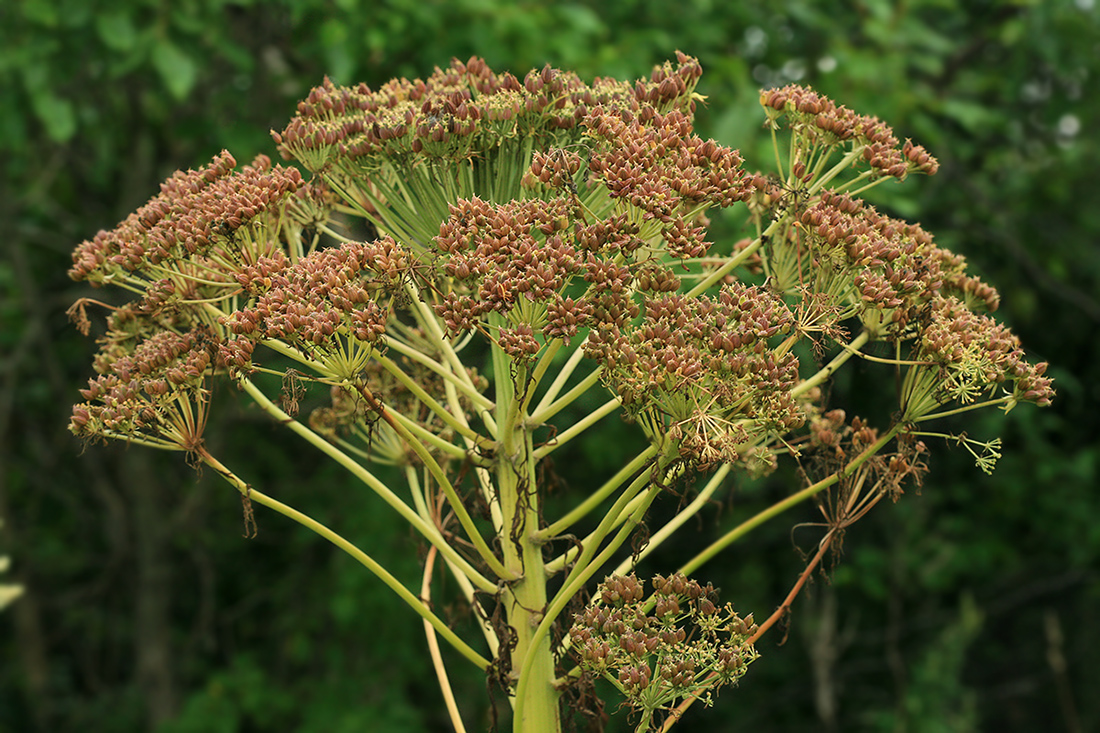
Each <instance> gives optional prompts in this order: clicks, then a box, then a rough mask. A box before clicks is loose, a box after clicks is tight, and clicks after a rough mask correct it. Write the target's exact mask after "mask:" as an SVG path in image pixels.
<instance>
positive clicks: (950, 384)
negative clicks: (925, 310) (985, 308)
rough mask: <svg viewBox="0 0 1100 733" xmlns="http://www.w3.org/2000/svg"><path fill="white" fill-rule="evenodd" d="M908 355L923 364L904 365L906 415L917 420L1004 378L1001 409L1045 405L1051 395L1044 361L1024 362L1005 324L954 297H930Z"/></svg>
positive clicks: (980, 393) (981, 392)
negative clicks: (1008, 386) (925, 320)
mask: <svg viewBox="0 0 1100 733" xmlns="http://www.w3.org/2000/svg"><path fill="white" fill-rule="evenodd" d="M912 358H913V359H915V360H917V361H919V362H922V363H921V364H919V365H916V366H912V367H910V368H909V371H908V372H907V374H906V378H905V382H904V384H903V388H902V400H903V401H902V405H903V408H904V419H906V420H913V421H916V420H919V419H920V418H922V417H925V416H927V415H929V414H931V413H933V411H935V410H936V409H938V408H939V407H941V406H943V405H946V404H948V403H951V402H959V403H962V404H964V405H965V404H969V403H973V402H975V401H976V400H977V399H979V398H980V397H982V396H984V395H988V394H989V393H990V392H992V391H993V390H994V389H996V388H997V387H998V386H1001V385H1004V384H1006V383H1008V382H1011V383H1012V389H1011V390H1006V391H1007V392H1008V394H1009V399H1008V401H1007V402H1006V403H1005V409H1006V410H1007V409H1011V408H1012V407H1013V406H1015V405H1016V404H1018V403H1020V402H1032V403H1034V404H1036V405H1039V406H1040V407H1042V406H1046V405H1049V404H1050V402H1051V399H1052V398H1053V397H1054V390H1053V389H1052V387H1051V379H1050V378H1049V377H1046V376H1044V374H1045V373H1046V368H1047V365H1046V363H1045V362H1043V363H1039V364H1030V363H1028V362H1027V361H1026V359H1025V358H1024V352H1023V349H1022V348H1021V346H1020V340H1019V339H1018V338H1017V337H1016V336H1015V335H1014V334H1013V333H1012V332H1011V331H1010V330H1009V329H1008V328H1006V327H1005V326H1004V325H1002V324H1000V323H997V322H996V321H995V320H993V319H992V318H990V317H989V316H985V315H979V314H976V313H974V312H972V311H971V310H970V309H969V308H967V307H966V305H965V304H964V303H963V302H962V301H960V300H958V299H956V298H944V297H938V298H936V299H935V300H934V301H933V302H932V304H931V307H930V313H929V315H928V323H927V324H926V325H925V326H924V327H923V328H922V330H921V334H920V338H919V341H918V342H917V343H916V344H914V347H913V354H912Z"/></svg>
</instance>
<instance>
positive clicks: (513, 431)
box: [490, 313, 561, 733]
mask: <svg viewBox="0 0 1100 733" xmlns="http://www.w3.org/2000/svg"><path fill="white" fill-rule="evenodd" d="M502 323H503V318H502V316H500V315H499V314H495V313H494V314H491V315H490V325H491V326H492V327H494V328H499V327H500V326H501V325H502ZM491 348H492V364H493V381H494V384H495V387H496V395H495V396H496V404H497V415H498V416H499V417H500V418H501V419H500V423H499V432H498V436H499V442H500V447H499V450H498V456H497V460H498V464H497V481H496V487H497V497H496V498H497V501H498V502H499V504H500V508H501V513H502V515H503V517H504V524H503V527H502V528H501V532H500V536H499V538H498V539H499V542H500V547H501V552H502V554H503V556H504V563H505V567H507V568H508V570H509V571H510V572H511V573H512V577H513V578H516V580H514V581H513V582H511V583H509V584H507V586H506V587H505V589H504V593H503V598H502V602H503V606H504V610H505V613H506V614H507V619H508V624H509V625H510V626H511V627H512V628H513V629H515V636H514V640H513V644H514V646H513V648H512V649H511V650H510V655H511V661H512V669H513V670H514V671H516V670H520V669H523V672H521V673H520V678H519V683H518V684H519V687H520V688H522V689H523V690H524V693H523V694H524V697H523V698H522V699H521V698H519V697H514V698H513V700H514V702H513V705H514V708H515V714H514V723H513V730H514V731H516V733H520V732H522V733H536V732H538V731H546V730H552V731H557V730H559V728H560V713H559V709H558V701H559V698H560V696H561V695H560V692H558V691H557V690H555V689H554V686H553V681H554V657H553V653H552V649H551V645H550V639H549V638H545V637H544V638H534V637H533V636H532V632H533V631H534V629H535V621H536V619H537V618H538V616H539V614H540V613H541V609H543V608H545V606H546V574H545V569H544V567H543V564H542V543H541V542H539V541H537V540H536V539H535V535H536V533H537V532H538V529H539V512H540V509H539V499H540V495H539V491H538V486H537V484H536V478H537V475H536V472H535V468H536V463H535V460H534V459H533V457H532V452H533V444H532V438H531V430H530V429H528V428H527V427H526V426H528V425H531V424H533V423H532V422H531V421H530V420H529V419H528V418H527V415H526V412H527V410H526V403H527V401H528V400H530V398H531V390H529V389H528V390H526V393H525V394H524V395H517V394H516V391H515V385H517V384H518V385H520V386H521V387H522V386H523V385H525V384H526V376H527V375H526V372H525V370H526V367H524V366H522V365H520V364H514V363H513V362H512V360H511V359H510V357H509V356H508V355H507V354H505V353H504V351H503V350H502V349H501V348H500V347H499V346H498V345H497V344H493V345H492V347H491ZM513 366H514V367H515V376H514V383H513Z"/></svg>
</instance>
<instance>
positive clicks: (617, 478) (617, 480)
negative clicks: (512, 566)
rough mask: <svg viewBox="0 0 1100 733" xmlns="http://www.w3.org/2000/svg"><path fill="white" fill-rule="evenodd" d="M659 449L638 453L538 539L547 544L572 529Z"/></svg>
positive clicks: (651, 448)
mask: <svg viewBox="0 0 1100 733" xmlns="http://www.w3.org/2000/svg"><path fill="white" fill-rule="evenodd" d="M659 452H660V449H659V448H657V446H655V445H650V446H649V447H647V448H646V449H645V450H644V451H642V452H641V453H639V454H638V455H637V456H636V457H635V458H634V460H633V461H631V462H630V463H628V464H627V465H626V466H624V467H623V468H622V469H620V470H619V472H618V473H616V474H615V475H614V476H612V477H611V478H610V479H608V480H607V481H606V482H605V483H604V485H603V486H601V487H600V488H599V489H597V490H596V491H595V492H593V493H592V494H590V495H589V496H588V498H587V499H585V500H584V501H582V502H581V503H580V504H578V505H577V506H576V507H574V508H573V509H572V510H571V511H570V512H569V513H568V514H566V515H565V516H564V517H562V518H561V519H559V520H558V521H556V522H554V523H553V524H551V525H550V526H549V527H546V528H545V529H543V530H540V531H539V533H538V538H539V539H540V540H542V541H543V542H548V541H549V540H551V539H553V538H554V537H558V536H559V535H561V534H562V533H564V532H565V531H566V530H567V529H569V528H570V527H572V526H573V525H574V524H575V523H576V522H577V521H578V520H580V519H581V518H583V517H584V516H586V515H587V514H588V513H589V512H591V511H592V510H593V509H595V508H596V507H598V506H599V505H600V504H602V503H603V501H604V500H605V499H607V497H609V496H611V495H612V494H613V493H615V491H617V490H618V488H619V487H620V486H622V485H623V483H624V482H625V481H626V480H627V479H629V478H630V477H631V476H633V475H634V474H635V473H636V472H637V471H639V470H641V469H642V468H643V467H644V466H645V465H646V464H648V463H649V462H650V461H651V460H653V458H655V457H656V456H657V454H658V453H659Z"/></svg>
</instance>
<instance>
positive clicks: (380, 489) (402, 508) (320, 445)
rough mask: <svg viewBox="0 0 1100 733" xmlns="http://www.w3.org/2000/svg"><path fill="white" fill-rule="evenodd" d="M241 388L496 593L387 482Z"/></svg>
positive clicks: (252, 389)
mask: <svg viewBox="0 0 1100 733" xmlns="http://www.w3.org/2000/svg"><path fill="white" fill-rule="evenodd" d="M240 384H241V386H242V387H243V388H244V391H245V392H247V393H248V395H249V396H250V397H251V398H252V399H253V400H255V402H256V404H258V405H259V406H260V408H261V409H263V410H264V412H266V413H268V414H269V415H271V416H272V417H273V418H275V420H276V421H277V422H279V423H281V424H283V425H286V426H287V427H288V428H290V429H291V430H292V431H294V432H295V433H297V434H298V435H300V436H301V437H302V438H305V440H306V441H307V442H309V443H310V444H311V445H313V446H314V447H315V448H317V449H318V450H320V451H321V452H322V453H324V454H326V455H327V456H329V457H330V458H332V459H333V460H334V461H336V462H337V463H338V464H340V465H341V466H343V467H344V468H345V469H347V470H348V471H349V472H350V473H351V474H352V475H353V476H355V477H356V478H358V479H359V480H360V481H362V482H363V483H364V484H366V485H367V486H369V487H370V488H371V489H372V490H373V491H374V492H375V493H376V494H378V495H379V496H380V497H381V498H382V500H383V501H385V502H386V503H387V504H389V505H390V506H391V507H392V508H393V509H394V510H395V511H397V513H398V514H400V515H401V517H402V518H403V519H404V520H405V521H406V522H408V523H409V524H411V525H412V526H413V528H414V529H415V530H416V531H417V532H419V533H420V534H421V535H422V536H423V537H424V539H426V540H428V542H430V543H431V544H432V545H433V546H435V547H438V548H439V551H440V552H441V553H442V554H443V556H444V557H446V558H447V559H448V560H450V561H451V562H453V563H455V565H456V566H457V567H459V568H461V569H462V572H463V573H465V574H466V576H467V577H468V578H469V579H470V580H471V582H473V583H474V584H475V585H476V586H477V587H478V588H479V589H481V590H483V591H485V592H487V593H495V592H496V584H495V583H493V582H491V581H489V579H488V578H486V577H485V576H483V575H482V574H481V573H479V572H478V571H477V570H475V569H474V567H473V566H472V565H470V563H469V562H467V561H466V560H465V559H464V558H463V557H462V556H461V555H459V554H458V552H457V551H456V550H455V549H454V548H453V547H451V546H450V545H449V544H448V543H447V541H446V540H445V539H443V536H442V535H441V534H440V533H439V530H438V529H436V528H435V527H433V526H431V525H430V524H428V523H427V522H425V521H424V520H423V519H421V518H420V517H419V515H417V513H416V512H415V511H413V510H412V508H410V507H409V505H408V504H406V503H405V502H403V501H402V500H401V499H400V498H399V497H398V496H397V495H396V494H395V493H393V491H391V490H390V489H389V487H388V486H386V485H385V484H384V483H382V482H381V481H380V480H379V479H378V478H377V477H376V476H375V475H374V474H373V473H371V472H370V471H368V470H367V469H365V468H363V466H362V465H360V464H359V463H358V462H357V461H356V460H354V459H353V458H351V457H350V456H348V455H347V454H346V453H344V452H343V451H341V450H340V449H339V448H337V447H336V446H334V445H332V443H329V442H328V441H327V440H325V439H324V438H322V437H321V436H320V435H318V434H317V433H315V432H313V431H312V430H310V429H309V428H308V427H306V426H305V425H302V424H301V423H300V422H298V421H297V420H295V419H294V418H292V417H291V416H290V415H287V414H286V413H285V412H283V411H282V410H281V409H279V407H278V406H277V405H275V403H273V402H272V401H271V400H270V399H268V397H267V395H265V394H264V393H263V392H261V391H260V389H259V388H258V387H257V386H256V385H255V384H253V383H252V382H251V381H250V380H248V379H247V378H242V379H241V380H240Z"/></svg>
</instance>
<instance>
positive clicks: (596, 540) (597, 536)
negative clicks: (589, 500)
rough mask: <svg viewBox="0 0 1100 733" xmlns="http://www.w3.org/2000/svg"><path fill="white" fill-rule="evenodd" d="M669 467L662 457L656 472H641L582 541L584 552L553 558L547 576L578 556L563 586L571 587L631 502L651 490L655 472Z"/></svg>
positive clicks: (624, 516) (561, 568)
mask: <svg viewBox="0 0 1100 733" xmlns="http://www.w3.org/2000/svg"><path fill="white" fill-rule="evenodd" d="M667 465H668V456H667V452H666V455H662V456H661V457H660V458H659V459H658V462H657V466H656V469H652V468H651V469H650V470H648V471H642V473H640V474H639V475H638V476H637V477H635V479H634V480H633V481H632V482H631V483H630V485H629V486H627V488H626V489H625V490H624V491H623V493H621V494H620V495H619V497H618V498H617V499H616V500H615V503H614V504H612V505H611V508H610V509H608V510H607V513H606V514H604V517H603V519H602V520H600V523H599V524H598V525H597V526H596V529H594V530H592V532H591V533H589V535H588V536H587V537H585V538H584V540H583V541H581V543H580V545H581V549H580V550H579V551H578V550H577V549H576V548H575V547H574V548H570V549H569V550H566V551H565V552H563V553H562V554H561V555H559V556H558V557H556V558H554V559H553V560H551V561H550V562H548V563H547V564H546V572H547V573H548V574H550V573H557V572H558V571H559V570H563V569H564V568H565V566H566V565H567V564H568V563H569V562H570V561H571V560H572V558H571V556H573V555H576V556H577V557H576V561H575V565H574V566H573V569H572V570H570V571H569V575H568V576H567V577H566V579H565V581H564V585H569V583H570V582H571V581H572V580H573V578H574V576H576V575H577V574H578V573H580V572H581V571H582V570H583V569H584V568H585V567H586V566H587V564H588V563H589V562H590V561H591V559H592V557H593V556H594V555H595V554H596V550H597V549H598V548H599V546H600V544H601V543H602V542H603V541H604V539H605V538H606V537H607V535H609V534H610V533H611V530H613V529H614V528H615V527H617V526H618V525H619V524H621V523H622V522H623V521H624V519H625V518H626V517H627V516H629V513H630V509H629V507H631V506H632V505H631V502H632V501H633V500H634V499H635V498H637V497H638V496H639V495H640V494H641V493H642V492H643V491H644V490H645V488H646V486H648V485H649V484H650V483H651V482H652V479H653V470H658V471H663V470H664V469H665V467H666V466H667Z"/></svg>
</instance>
